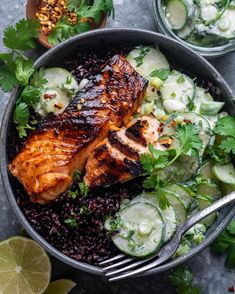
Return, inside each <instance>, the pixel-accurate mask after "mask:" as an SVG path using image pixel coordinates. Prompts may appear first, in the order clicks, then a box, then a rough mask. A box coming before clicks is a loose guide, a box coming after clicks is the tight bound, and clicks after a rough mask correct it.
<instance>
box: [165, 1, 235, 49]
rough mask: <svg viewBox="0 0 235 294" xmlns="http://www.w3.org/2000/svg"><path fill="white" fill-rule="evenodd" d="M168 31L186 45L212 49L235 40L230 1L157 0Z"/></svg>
mask: <svg viewBox="0 0 235 294" xmlns="http://www.w3.org/2000/svg"><path fill="white" fill-rule="evenodd" d="M161 1H162V2H161V5H162V9H163V14H164V17H165V21H166V23H167V25H168V27H169V28H170V29H171V30H173V31H174V33H175V34H176V35H177V36H178V37H179V38H181V39H183V40H185V41H186V42H188V43H190V44H193V45H196V46H200V47H216V46H220V45H224V44H227V43H228V42H231V41H232V40H234V39H235V1H234V0H222V1H221V0H161Z"/></svg>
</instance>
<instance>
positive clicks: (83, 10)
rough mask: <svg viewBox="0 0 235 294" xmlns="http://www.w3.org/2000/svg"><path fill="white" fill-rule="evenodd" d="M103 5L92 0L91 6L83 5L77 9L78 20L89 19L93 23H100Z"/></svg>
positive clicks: (101, 0) (98, 0) (103, 9)
mask: <svg viewBox="0 0 235 294" xmlns="http://www.w3.org/2000/svg"><path fill="white" fill-rule="evenodd" d="M105 10H106V9H105V3H104V1H103V0H94V2H93V5H89V4H87V3H85V2H84V3H83V5H81V6H79V7H78V9H77V15H78V17H79V18H91V19H93V20H94V22H95V23H99V22H100V18H101V12H102V11H105Z"/></svg>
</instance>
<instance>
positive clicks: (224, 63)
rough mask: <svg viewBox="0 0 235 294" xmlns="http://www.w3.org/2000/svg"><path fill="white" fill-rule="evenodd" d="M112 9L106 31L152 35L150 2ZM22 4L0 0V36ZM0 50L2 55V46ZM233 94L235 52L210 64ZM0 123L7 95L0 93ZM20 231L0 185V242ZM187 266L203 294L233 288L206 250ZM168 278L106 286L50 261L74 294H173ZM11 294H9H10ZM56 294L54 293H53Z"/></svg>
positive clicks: (231, 278) (233, 277)
mask: <svg viewBox="0 0 235 294" xmlns="http://www.w3.org/2000/svg"><path fill="white" fill-rule="evenodd" d="M114 3H115V7H116V18H115V20H112V19H109V21H108V24H107V26H108V27H131V28H143V29H149V30H153V31H155V30H156V29H155V25H154V19H153V9H152V1H151V0H114ZM25 5H26V0H10V1H6V0H0V35H1V36H2V32H3V30H4V27H5V26H6V25H8V24H14V23H15V22H16V21H17V20H18V19H20V18H22V17H24V15H25ZM0 49H1V51H3V45H2V42H0ZM43 52H44V49H43V48H42V47H41V46H38V48H37V49H36V50H34V52H33V56H34V57H35V58H36V57H37V56H38V55H40V54H41V53H43ZM212 63H213V65H214V66H215V67H216V68H217V69H218V70H219V72H220V73H221V74H222V76H223V77H224V79H225V80H226V81H227V82H228V84H229V85H230V87H231V88H232V90H233V91H234V93H235V52H233V53H230V54H228V55H227V56H224V57H221V58H219V59H216V60H214V61H212ZM0 95H1V103H0V121H1V118H2V114H3V112H4V108H5V105H6V103H7V101H8V99H9V94H4V93H3V92H0ZM19 229H20V226H19V224H18V223H17V220H16V218H15V216H14V214H13V212H12V210H11V208H10V207H9V204H8V202H7V200H6V196H5V195H4V192H3V191H2V187H1V184H0V239H1V240H2V239H4V238H6V237H8V236H11V235H13V234H15V233H17V232H18V231H19ZM187 264H188V265H189V266H190V267H191V268H192V269H193V271H194V273H195V284H196V285H200V287H201V288H202V293H203V294H226V293H229V292H228V288H229V287H231V286H232V285H234V286H235V271H234V270H233V271H228V270H227V269H225V267H224V257H221V258H217V257H214V256H212V255H211V253H210V249H209V248H208V249H206V250H204V251H203V252H202V253H201V254H199V255H197V256H196V257H194V258H192V259H191V260H190V261H189V262H187ZM168 274H169V273H167V272H166V273H164V274H159V275H155V276H150V277H145V278H138V279H132V280H129V281H121V282H118V283H112V284H109V283H108V282H107V281H106V280H105V279H101V278H99V277H95V276H92V275H88V274H86V273H82V272H79V271H77V270H74V269H72V268H70V267H68V266H66V265H64V264H62V263H60V262H58V261H56V260H55V259H53V276H52V278H53V279H57V278H72V279H73V280H74V281H76V282H77V283H78V285H77V287H76V288H75V289H74V290H73V292H72V293H77V294H80V293H81V294H112V293H113V294H143V293H144V294H158V293H161V294H173V293H175V291H174V288H172V287H171V286H170V285H169V281H168ZM12 294H13V293H12ZM55 294H56V293H55Z"/></svg>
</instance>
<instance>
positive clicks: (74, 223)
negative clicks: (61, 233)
mask: <svg viewBox="0 0 235 294" xmlns="http://www.w3.org/2000/svg"><path fill="white" fill-rule="evenodd" d="M64 223H65V224H67V225H69V226H70V227H72V228H76V227H77V226H78V223H77V220H76V219H74V218H68V219H66V220H65V221H64Z"/></svg>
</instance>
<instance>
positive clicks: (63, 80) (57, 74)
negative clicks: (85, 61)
mask: <svg viewBox="0 0 235 294" xmlns="http://www.w3.org/2000/svg"><path fill="white" fill-rule="evenodd" d="M44 78H45V79H46V80H47V84H46V87H47V88H48V89H54V88H59V89H61V90H62V91H64V92H71V93H74V94H76V93H77V91H78V89H79V88H78V83H77V81H76V80H75V78H74V77H73V75H72V74H71V73H70V72H69V71H67V70H66V69H64V68H60V67H52V68H46V69H45V76H44Z"/></svg>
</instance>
